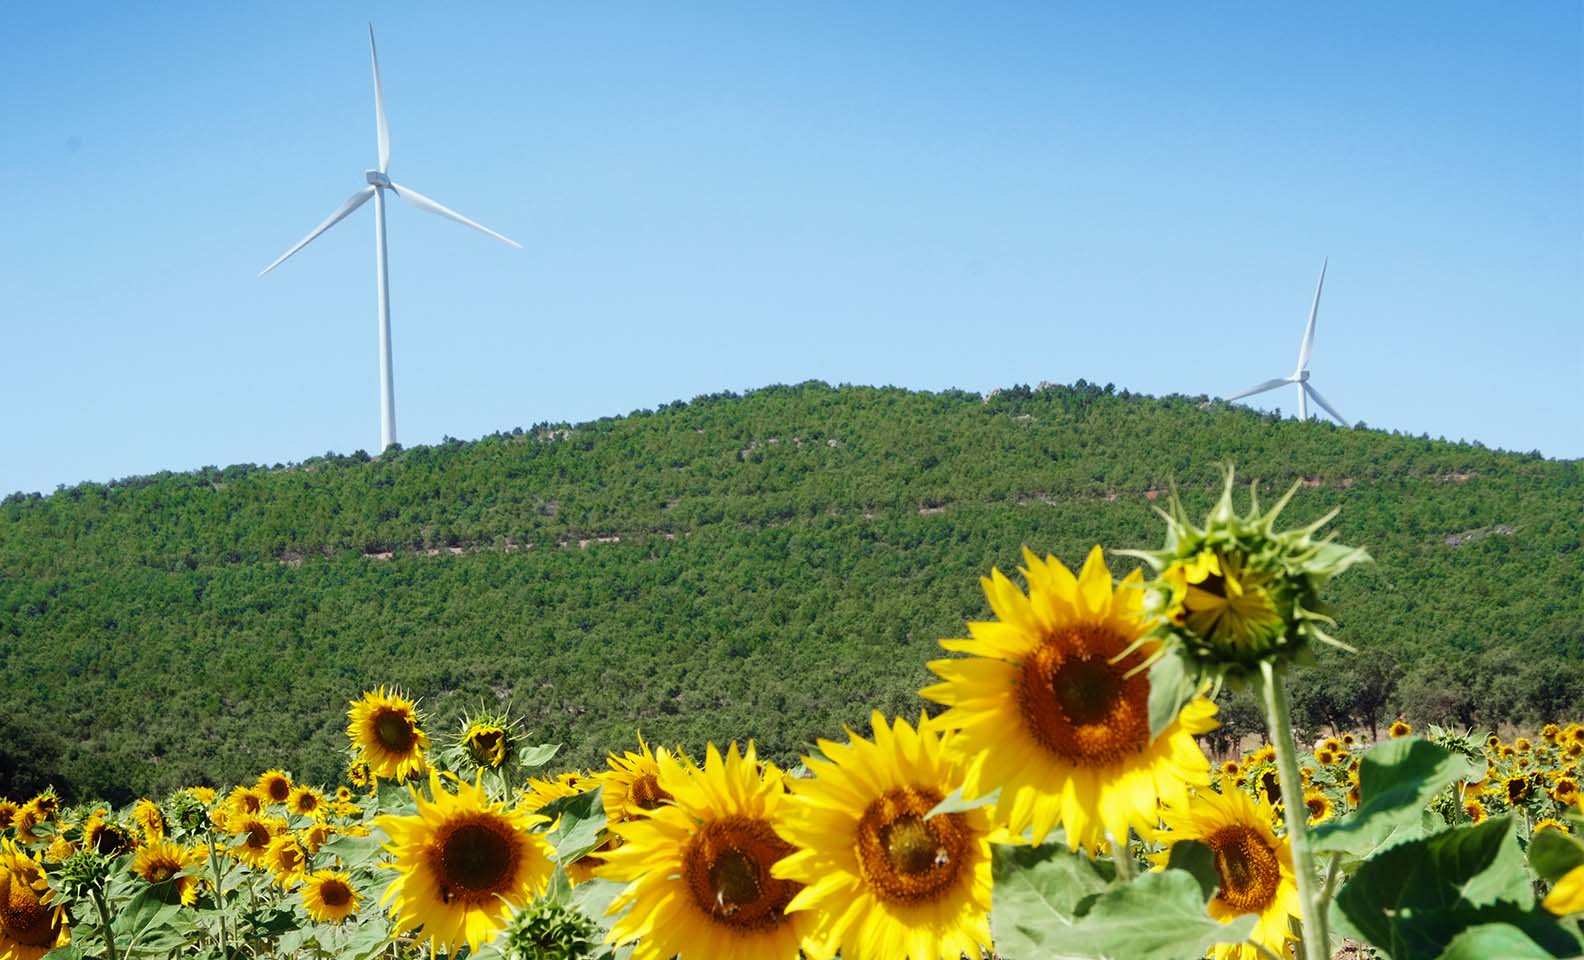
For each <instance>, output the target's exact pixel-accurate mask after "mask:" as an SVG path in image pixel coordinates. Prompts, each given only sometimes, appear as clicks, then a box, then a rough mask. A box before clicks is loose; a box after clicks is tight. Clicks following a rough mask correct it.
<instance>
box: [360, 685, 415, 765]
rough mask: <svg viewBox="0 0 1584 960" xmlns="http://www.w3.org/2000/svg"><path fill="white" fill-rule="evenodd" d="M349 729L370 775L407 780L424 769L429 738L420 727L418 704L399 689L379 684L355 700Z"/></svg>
mask: <svg viewBox="0 0 1584 960" xmlns="http://www.w3.org/2000/svg"><path fill="white" fill-rule="evenodd" d="M346 732H347V736H348V737H350V738H351V739H352V745H353V746H354V747H356V748H357V750H358V758H359V759H361V760H362V761H363V762H365V763H367V764H368V768H369V773H370V774H371V775H373V776H376V777H384V778H385V779H387V780H406V779H407V778H408V777H409V776H411V775H413V774H417V773H422V772H423V770H424V766H425V764H424V751H426V750H428V749H429V737H428V735H426V734H425V733H424V732H423V728H422V727H420V726H419V721H418V710H417V707H416V705H415V704H414V703H413V702H412V701H411V700H408V699H407V698H405V697H403V696H402V695H401V694H399V693H397V692H396V691H394V690H393V691H391V692H390V693H386V692H385V688H384V687H380V688H379V689H378V690H370V691H368V692H366V693H364V694H363V696H362V698H360V699H358V700H353V701H352V709H350V710H348V711H347V728H346Z"/></svg>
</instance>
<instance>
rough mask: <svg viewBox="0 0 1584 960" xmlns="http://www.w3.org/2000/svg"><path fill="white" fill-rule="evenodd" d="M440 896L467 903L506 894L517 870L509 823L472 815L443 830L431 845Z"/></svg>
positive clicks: (515, 849) (514, 836)
mask: <svg viewBox="0 0 1584 960" xmlns="http://www.w3.org/2000/svg"><path fill="white" fill-rule="evenodd" d="M431 849H432V855H433V860H432V861H431V864H430V865H431V868H432V869H433V870H434V875H435V878H436V880H437V881H438V882H439V886H440V891H441V895H442V898H446V897H460V898H463V899H465V900H467V901H469V902H484V901H490V900H494V898H495V897H496V896H498V895H500V894H503V893H506V892H507V890H508V889H509V888H510V887H511V885H512V879H513V877H515V876H516V873H517V860H518V856H519V853H518V841H517V837H516V835H515V833H514V831H513V830H512V828H511V826H510V824H507V823H505V822H503V821H501V820H499V819H497V818H495V817H483V816H475V817H473V818H470V819H467V820H463V821H462V822H460V823H458V824H456V825H455V826H453V827H451V829H450V830H448V831H445V832H444V833H443V834H442V835H441V837H440V838H439V841H438V842H437V843H435V845H434V846H433V847H432V848H431Z"/></svg>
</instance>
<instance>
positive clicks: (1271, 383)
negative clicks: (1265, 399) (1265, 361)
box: [1226, 377, 1292, 403]
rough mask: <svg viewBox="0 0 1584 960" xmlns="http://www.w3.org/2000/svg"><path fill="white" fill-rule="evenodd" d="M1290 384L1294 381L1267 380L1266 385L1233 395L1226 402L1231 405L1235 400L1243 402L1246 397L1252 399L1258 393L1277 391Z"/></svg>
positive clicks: (1287, 379) (1284, 379) (1288, 379)
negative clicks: (1278, 388)
mask: <svg viewBox="0 0 1584 960" xmlns="http://www.w3.org/2000/svg"><path fill="white" fill-rule="evenodd" d="M1289 383H1292V380H1291V379H1290V378H1288V377H1282V378H1281V379H1280V380H1266V381H1265V382H1264V383H1262V384H1260V385H1258V386H1255V387H1249V388H1248V389H1247V390H1244V391H1243V392H1242V393H1234V394H1232V396H1230V397H1227V398H1226V402H1227V403H1231V402H1232V401H1233V400H1242V399H1243V398H1244V397H1252V396H1254V394H1256V393H1264V392H1265V391H1266V390H1275V389H1276V388H1277V387H1284V386H1286V385H1287V384H1289Z"/></svg>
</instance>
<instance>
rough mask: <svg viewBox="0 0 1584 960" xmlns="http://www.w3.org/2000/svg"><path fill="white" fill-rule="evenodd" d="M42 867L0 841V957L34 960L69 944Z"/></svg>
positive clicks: (67, 926)
mask: <svg viewBox="0 0 1584 960" xmlns="http://www.w3.org/2000/svg"><path fill="white" fill-rule="evenodd" d="M54 900H55V892H54V891H53V890H51V889H50V887H49V881H48V880H47V879H45V876H44V868H43V867H42V866H41V865H40V864H39V862H38V861H37V860H34V859H33V858H32V857H30V856H28V854H27V851H25V850H23V849H22V848H21V847H19V846H17V845H16V844H15V843H14V842H12V841H11V840H8V839H6V840H0V957H4V958H6V960H38V958H39V957H42V956H44V954H46V953H49V952H50V951H51V950H53V949H55V948H56V947H60V946H65V945H66V944H68V943H70V942H71V925H70V923H69V922H68V920H67V917H66V911H65V910H64V908H62V907H59V906H53V905H52V904H53V903H54Z"/></svg>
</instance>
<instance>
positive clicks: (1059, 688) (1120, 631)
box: [921, 547, 1216, 856]
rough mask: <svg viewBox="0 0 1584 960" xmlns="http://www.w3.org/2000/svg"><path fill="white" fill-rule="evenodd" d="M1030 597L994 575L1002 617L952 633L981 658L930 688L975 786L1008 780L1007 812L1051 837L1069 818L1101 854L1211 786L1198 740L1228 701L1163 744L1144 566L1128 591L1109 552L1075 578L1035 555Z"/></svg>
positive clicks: (941, 667) (1179, 722)
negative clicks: (1155, 711) (1151, 670)
mask: <svg viewBox="0 0 1584 960" xmlns="http://www.w3.org/2000/svg"><path fill="white" fill-rule="evenodd" d="M1023 557H1024V562H1025V563H1026V564H1027V567H1026V568H1024V570H1023V573H1024V576H1025V577H1026V578H1027V580H1028V584H1029V592H1028V595H1027V596H1025V595H1024V594H1023V592H1022V591H1020V590H1019V589H1018V588H1017V587H1016V586H1014V585H1013V584H1012V581H1010V580H1008V579H1007V578H1006V577H1005V576H1004V575H1003V574H1002V573H1001V572H1000V571H999V570H996V571H993V576H992V577H990V578H986V579H983V580H982V581H981V582H982V583H983V585H984V591H985V596H986V597H987V598H988V599H989V601H990V606H991V608H992V609H993V610H994V611H995V614H996V617H997V618H998V619H997V620H994V621H990V622H985V623H970V624H968V629H969V632H970V633H971V634H972V637H971V638H969V639H962V640H942V641H941V646H943V647H945V648H946V649H947V650H952V651H956V652H960V653H968V654H972V655H973V656H970V657H967V658H963V659H955V660H934V661H931V662H930V664H929V668H930V669H931V670H933V671H934V672H935V673H936V674H938V675H939V676H940V677H941V679H942V681H943V682H941V683H937V684H935V685H933V686H930V687H926V688H925V689H924V690H922V691H921V695H922V696H924V697H926V698H928V699H930V700H934V701H936V702H937V703H943V704H946V705H947V706H948V707H949V708H950V709H948V710H947V711H946V712H945V713H943V714H941V715H940V716H939V717H938V718H936V722H937V724H938V725H939V726H940V727H942V728H943V729H957V730H960V731H961V735H960V736H958V737H955V738H953V740H952V749H953V751H954V752H955V753H957V754H958V755H960V756H961V757H962V758H964V759H966V760H967V761H968V766H967V769H966V773H965V776H964V780H963V793H964V795H965V796H967V797H969V798H970V799H971V798H974V797H981V796H984V795H985V794H987V793H989V792H990V791H992V790H994V789H996V788H997V787H1000V788H1001V795H1000V800H999V801H998V802H997V804H996V816H997V817H998V818H999V819H1000V820H1001V821H1002V822H1003V823H1005V824H1006V825H1007V826H1008V828H1009V829H1010V830H1011V831H1012V832H1013V833H1015V834H1021V833H1023V832H1024V830H1025V829H1027V828H1029V827H1031V826H1032V828H1033V840H1034V842H1035V843H1039V842H1041V841H1043V840H1044V838H1045V836H1046V835H1047V834H1048V833H1050V831H1051V829H1052V828H1053V827H1054V826H1055V825H1056V824H1057V822H1061V823H1062V824H1063V825H1064V826H1065V827H1066V830H1067V843H1068V845H1069V846H1071V847H1073V848H1075V849H1076V848H1077V847H1078V846H1079V845H1080V844H1081V845H1083V846H1084V848H1085V849H1086V850H1087V851H1088V852H1089V854H1090V855H1091V856H1093V855H1094V853H1095V852H1096V850H1098V849H1099V847H1100V846H1101V844H1102V842H1103V841H1104V838H1105V835H1106V834H1108V833H1109V834H1110V835H1112V836H1114V837H1117V838H1122V837H1125V836H1126V835H1127V830H1128V827H1129V825H1130V824H1132V825H1136V826H1138V827H1139V828H1140V829H1152V828H1153V827H1154V826H1155V823H1156V808H1157V804H1158V803H1162V802H1164V803H1175V804H1178V805H1181V804H1182V803H1184V802H1186V800H1187V785H1188V784H1196V785H1203V784H1208V783H1209V780H1210V776H1209V772H1210V762H1209V761H1208V760H1206V759H1205V756H1204V753H1203V752H1202V751H1201V750H1200V749H1199V745H1198V744H1197V743H1195V742H1194V734H1196V733H1203V732H1205V731H1207V730H1211V729H1214V727H1215V726H1216V722H1215V720H1214V715H1215V711H1216V708H1215V705H1214V704H1212V703H1211V702H1210V701H1209V700H1206V699H1205V698H1204V697H1195V698H1194V699H1193V700H1192V701H1191V702H1190V703H1189V704H1188V705H1187V706H1185V707H1184V708H1183V710H1182V712H1181V713H1180V714H1179V715H1178V717H1177V719H1176V720H1174V721H1173V722H1172V723H1171V724H1170V725H1169V726H1168V727H1166V729H1165V730H1163V731H1161V734H1160V736H1159V737H1156V738H1154V739H1153V740H1152V739H1151V738H1150V723H1149V692H1150V682H1149V674H1148V672H1147V671H1146V670H1144V669H1142V668H1143V666H1144V665H1145V664H1146V663H1148V662H1149V658H1150V657H1151V656H1152V655H1154V654H1155V653H1156V652H1157V650H1158V647H1159V645H1158V643H1156V642H1154V641H1147V640H1145V641H1141V638H1142V637H1143V636H1144V634H1145V633H1146V632H1148V631H1149V629H1150V627H1151V626H1152V624H1151V623H1150V622H1149V621H1148V620H1147V619H1146V618H1145V617H1144V615H1143V612H1142V609H1141V604H1142V599H1143V592H1142V591H1141V590H1139V589H1138V587H1139V585H1140V584H1141V583H1142V582H1143V576H1142V574H1141V573H1140V572H1139V571H1137V570H1135V571H1134V572H1132V573H1130V574H1129V575H1128V576H1127V579H1125V580H1123V581H1122V584H1121V588H1120V589H1118V590H1116V591H1114V592H1113V590H1112V586H1111V573H1110V571H1109V570H1107V569H1106V564H1105V558H1104V557H1103V555H1102V554H1101V551H1100V548H1099V547H1095V548H1094V549H1093V550H1092V551H1090V553H1089V558H1088V560H1087V561H1086V562H1085V563H1084V566H1083V571H1082V572H1081V573H1080V574H1079V575H1078V576H1077V577H1074V576H1073V575H1072V573H1071V572H1069V571H1068V569H1067V568H1066V567H1064V566H1062V564H1061V563H1060V562H1059V561H1058V560H1056V558H1055V557H1047V558H1046V559H1044V560H1040V559H1039V558H1038V557H1036V556H1035V555H1034V554H1033V553H1031V552H1029V551H1028V550H1026V549H1025V550H1024V552H1023Z"/></svg>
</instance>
